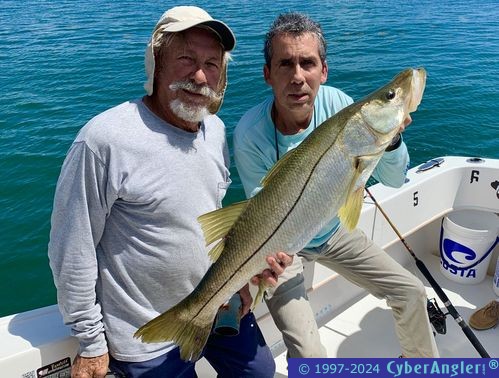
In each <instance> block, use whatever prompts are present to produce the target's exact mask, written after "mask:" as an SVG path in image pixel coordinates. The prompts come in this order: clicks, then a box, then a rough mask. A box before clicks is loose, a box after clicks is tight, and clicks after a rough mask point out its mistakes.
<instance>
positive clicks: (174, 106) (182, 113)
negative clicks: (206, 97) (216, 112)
mask: <svg viewBox="0 0 499 378" xmlns="http://www.w3.org/2000/svg"><path fill="white" fill-rule="evenodd" d="M170 109H171V110H172V112H173V113H174V114H175V115H176V116H177V117H178V118H180V119H183V120H184V121H186V122H192V123H197V122H201V121H202V120H203V119H204V118H205V117H206V116H208V115H209V114H210V112H209V111H208V108H207V107H206V106H189V105H187V104H185V103H183V102H182V101H180V100H179V99H178V98H177V99H175V100H173V101H171V102H170Z"/></svg>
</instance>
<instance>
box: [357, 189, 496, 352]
mask: <svg viewBox="0 0 499 378" xmlns="http://www.w3.org/2000/svg"><path fill="white" fill-rule="evenodd" d="M365 190H366V192H367V194H368V195H369V197H371V199H372V200H373V202H374V204H375V205H376V207H377V208H378V209H379V211H380V212H381V214H383V216H384V217H385V219H386V220H387V222H388V224H390V226H391V228H392V229H393V231H395V233H396V234H397V236H398V238H399V239H400V241H401V242H402V243H403V244H404V246H405V248H406V249H407V251H408V252H409V253H410V254H411V256H412V257H413V258H414V260H415V261H416V266H417V267H418V269H419V270H420V272H421V273H423V275H424V276H425V278H426V279H427V280H428V282H429V283H430V285H431V287H432V288H433V290H435V292H436V293H437V295H438V297H439V298H440V300H441V301H442V302H443V303H444V306H445V307H446V308H447V310H448V311H449V314H451V315H452V317H453V318H454V319H455V320H456V322H457V324H459V326H460V327H461V329H462V330H463V332H464V334H465V335H466V337H467V338H468V340H469V341H470V342H471V344H473V346H474V347H475V349H476V350H477V352H478V353H479V354H480V356H481V357H484V358H490V356H489V354H488V353H487V351H486V350H485V348H484V347H483V346H482V344H481V343H480V341H479V340H478V339H477V337H476V336H475V334H474V333H473V331H472V330H471V328H470V327H469V326H468V324H467V323H466V321H465V320H464V319H463V318H462V316H461V315H460V314H459V312H457V310H456V308H455V307H454V305H453V304H452V302H451V301H450V299H449V298H448V297H447V295H446V294H445V293H444V291H443V289H442V288H441V287H440V285H439V284H438V283H437V281H435V279H434V278H433V276H432V275H431V273H430V271H429V270H428V269H427V268H426V265H425V264H424V263H423V261H421V260H420V259H418V257H417V256H416V254H415V253H414V252H413V250H412V249H411V247H410V246H409V244H407V242H406V241H405V239H404V238H403V236H402V234H401V233H400V232H399V231H398V230H397V228H396V227H395V225H394V224H393V223H392V221H391V220H390V218H388V215H387V214H386V213H385V211H384V210H383V209H382V208H381V206H380V205H379V203H378V202H377V201H376V199H375V198H374V196H373V195H372V194H371V192H370V191H369V189H367V188H365Z"/></svg>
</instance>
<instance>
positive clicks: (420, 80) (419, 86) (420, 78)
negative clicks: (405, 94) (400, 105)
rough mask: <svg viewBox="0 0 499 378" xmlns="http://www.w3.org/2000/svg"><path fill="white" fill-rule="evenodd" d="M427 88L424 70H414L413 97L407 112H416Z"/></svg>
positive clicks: (410, 97)
mask: <svg viewBox="0 0 499 378" xmlns="http://www.w3.org/2000/svg"><path fill="white" fill-rule="evenodd" d="M425 86H426V71H425V70H424V69H422V68H416V69H413V70H412V80H411V96H409V101H408V104H407V112H408V113H412V112H414V111H416V109H417V108H418V106H419V104H420V103H421V99H422V98H423V92H424V89H425Z"/></svg>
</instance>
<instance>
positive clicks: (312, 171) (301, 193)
mask: <svg viewBox="0 0 499 378" xmlns="http://www.w3.org/2000/svg"><path fill="white" fill-rule="evenodd" d="M337 139H338V137H336V138H335V140H334V142H333V143H331V144H330V145H329V147H328V148H326V149H325V151H324V153H323V154H322V155H321V156H320V158H319V159H317V162H316V163H315V164H314V166H313V168H312V169H311V171H310V174H309V175H308V177H307V180H306V181H305V184H304V185H303V188H302V190H301V191H300V194H299V195H298V197H297V199H296V201H295V202H294V204H293V206H292V207H291V208H290V210H289V211H288V212H287V214H286V216H285V217H283V219H282V221H281V222H280V223H279V225H278V226H277V227H276V228H275V230H274V231H273V232H272V234H270V235H269V237H268V238H267V239H266V240H265V241H264V242H263V243H262V245H261V246H260V247H258V248H257V249H256V250H255V251H254V253H253V254H251V256H249V257H248V258H247V259H246V260H245V261H244V262H243V263H242V264H241V265H240V267H239V268H238V269H237V270H236V271H235V272H234V273H232V275H231V276H230V277H229V278H228V279H227V280H225V282H224V283H223V284H222V286H221V287H220V288H219V289H218V290H216V292H215V294H213V295H212V296H211V297H210V298H209V300H208V301H206V303H209V302H210V301H211V300H212V299H213V297H214V296H215V295H216V294H217V293H218V292H219V291H220V290H222V289H223V287H224V286H225V285H226V284H227V283H228V282H229V281H230V280H231V279H232V278H233V277H234V276H235V275H236V273H237V272H238V271H239V270H241V269H242V268H243V267H244V266H245V265H246V264H247V263H248V262H249V261H250V260H251V258H252V257H253V256H254V255H255V254H256V253H258V251H260V249H262V248H263V246H264V245H265V244H266V243H267V242H268V241H269V240H270V239H271V238H272V237H273V236H274V235H275V234H276V232H277V231H278V230H279V229H280V227H281V226H282V224H283V223H284V222H285V221H286V219H287V218H288V216H289V214H290V213H291V212H292V211H293V209H294V208H295V207H296V205H297V204H298V202H300V199H301V198H302V196H303V192H304V191H305V188H306V187H307V185H308V183H309V181H310V178H311V177H312V175H313V173H314V172H315V169H316V167H317V165H319V163H320V162H321V161H322V158H323V157H324V155H325V154H326V153H327V152H328V151H329V149H330V148H331V147H332V146H333V145H334V144H335V143H336V141H337ZM204 307H205V306H203V307H201V309H200V310H199V311H198V312H197V313H196V314H195V315H194V316H193V318H195V317H197V316H198V315H199V313H200V312H201V311H202V310H203V308H204Z"/></svg>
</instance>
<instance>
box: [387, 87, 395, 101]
mask: <svg viewBox="0 0 499 378" xmlns="http://www.w3.org/2000/svg"><path fill="white" fill-rule="evenodd" d="M394 98H395V91H394V90H393V89H390V90H389V91H388V92H386V99H387V100H393V99H394Z"/></svg>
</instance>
